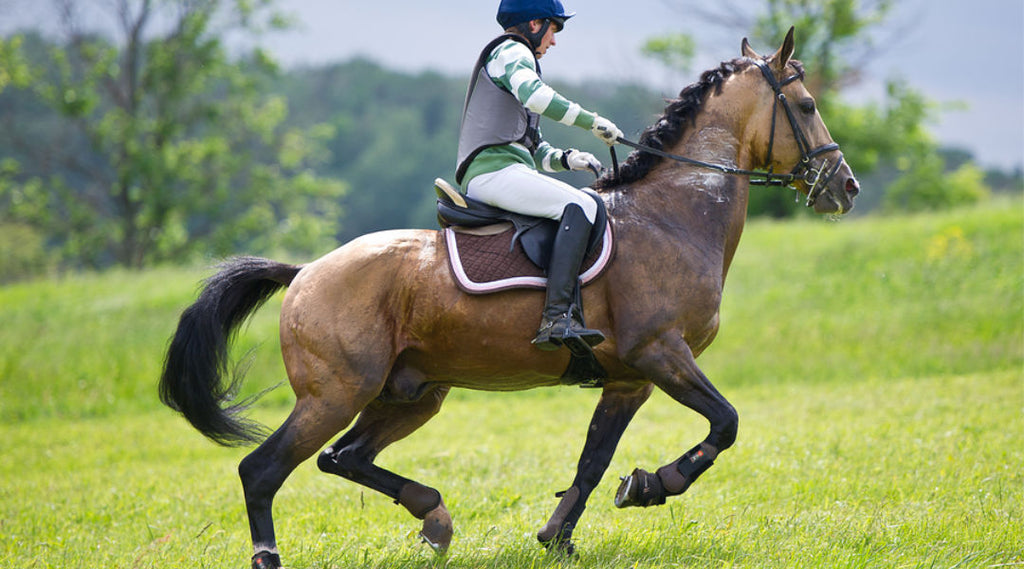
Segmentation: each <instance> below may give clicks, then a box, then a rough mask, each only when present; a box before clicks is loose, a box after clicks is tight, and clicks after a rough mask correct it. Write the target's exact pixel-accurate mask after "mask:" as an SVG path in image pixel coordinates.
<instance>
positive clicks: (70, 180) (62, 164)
mask: <svg viewBox="0 0 1024 569" xmlns="http://www.w3.org/2000/svg"><path fill="white" fill-rule="evenodd" d="M60 4H61V13H62V14H64V26H63V28H62V31H63V36H62V38H61V40H59V41H58V42H53V41H50V40H47V39H44V38H42V37H41V36H39V35H26V36H16V37H15V38H13V39H10V40H7V41H6V42H5V46H6V47H5V49H3V50H2V51H0V58H2V60H0V68H14V69H17V70H18V71H19V73H22V74H28V75H29V76H30V77H29V79H28V80H25V79H22V80H21V84H22V86H23V89H22V90H21V92H20V93H11V94H10V95H11V96H9V97H6V98H5V100H4V106H5V107H9V108H11V109H12V111H13V112H5V113H3V121H4V127H5V129H4V130H5V133H6V134H5V135H4V140H3V143H4V144H5V145H7V146H8V147H9V148H11V149H13V152H12V154H13V155H14V156H15V157H19V158H21V159H20V160H18V162H20V163H21V164H23V165H25V166H26V168H25V169H21V170H19V171H18V173H17V176H15V177H16V179H17V183H14V184H8V185H7V186H6V187H5V188H4V189H3V194H2V196H0V207H2V210H0V215H2V216H3V218H5V220H7V221H17V222H19V223H23V224H28V225H31V226H33V227H36V228H38V229H39V230H40V231H42V232H43V233H45V234H46V235H47V236H48V239H49V240H50V241H51V242H52V243H53V244H55V245H56V246H57V247H58V248H59V249H60V250H61V253H62V256H63V258H64V259H65V260H67V261H69V262H72V263H73V264H79V265H82V266H93V267H97V266H105V265H108V264H111V263H117V264H120V265H124V266H131V267H141V266H143V265H145V264H148V263H153V262H160V261H166V260H179V261H180V260H183V259H187V258H189V257H190V256H194V255H196V254H210V253H212V254H225V253H228V252H232V251H234V250H235V248H236V247H237V245H238V244H239V243H242V242H245V243H248V244H250V246H254V247H256V248H257V249H260V250H271V249H277V250H283V251H301V252H305V253H308V252H311V251H313V250H316V249H320V248H322V247H323V246H324V245H325V242H324V240H325V236H328V237H329V236H330V235H331V234H332V233H333V231H334V229H335V223H336V219H337V217H338V215H339V211H338V205H337V201H338V198H339V197H340V196H341V195H342V193H343V191H344V186H343V185H342V184H341V183H339V182H338V181H336V180H331V179H327V178H324V177H322V176H320V175H318V174H317V173H316V170H315V167H316V166H317V165H318V164H320V163H322V162H323V161H324V160H325V159H326V158H327V157H328V155H327V153H326V152H325V151H324V148H323V143H324V141H325V140H326V139H328V138H330V136H331V135H332V133H331V131H330V129H329V128H323V127H317V128H310V129H307V130H298V129H295V128H291V127H289V126H287V125H286V124H285V120H286V118H287V104H286V102H285V100H284V99H283V98H282V97H280V96H276V97H275V96H267V95H266V93H267V85H268V81H269V78H270V77H272V76H273V74H275V73H276V71H277V70H276V67H275V66H274V64H273V62H272V61H271V60H270V58H269V57H267V56H266V55H265V54H264V53H262V52H260V51H258V50H257V51H254V52H252V53H250V54H248V55H246V56H244V57H242V58H238V59H232V58H231V57H229V55H228V53H227V50H226V49H225V47H224V45H223V43H222V38H223V35H224V34H225V33H227V32H228V31H237V32H253V31H255V30H256V28H257V27H259V26H260V25H264V24H266V23H269V24H270V25H277V23H278V22H279V21H280V20H279V19H278V18H277V17H276V16H273V15H263V14H262V12H263V11H264V10H266V9H268V7H269V4H268V3H267V2H257V3H253V2H248V1H239V2H237V3H230V2H228V1H227V0H206V1H203V2H191V1H184V0H182V1H175V2H169V3H162V4H154V3H153V2H152V1H150V0H118V1H117V2H116V3H115V10H116V13H117V15H118V18H117V19H116V20H117V21H118V22H119V29H118V31H117V33H115V34H100V33H95V32H88V31H84V30H83V29H82V25H81V24H82V20H81V17H80V16H79V15H78V12H77V8H78V4H77V2H75V1H73V0H62V1H61V2H60ZM108 35H110V36H111V37H117V38H121V39H123V41H122V42H121V43H115V42H114V41H113V40H112V39H110V37H108ZM12 65H14V66H15V67H12ZM0 80H2V79H0ZM40 105H41V106H42V107H43V108H42V109H40V108H38V107H39V106H40ZM25 109H28V110H31V111H35V113H21V112H18V111H19V110H25ZM31 114H39V115H42V116H43V117H44V120H45V121H46V122H47V123H48V125H49V128H38V125H29V124H26V122H25V121H24V120H23V117H25V116H27V115H31ZM19 155H20V156H19Z"/></svg>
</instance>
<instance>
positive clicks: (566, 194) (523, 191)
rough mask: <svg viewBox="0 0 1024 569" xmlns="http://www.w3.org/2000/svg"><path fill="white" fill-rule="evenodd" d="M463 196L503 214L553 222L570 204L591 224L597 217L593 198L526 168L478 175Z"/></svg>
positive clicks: (509, 167)
mask: <svg viewBox="0 0 1024 569" xmlns="http://www.w3.org/2000/svg"><path fill="white" fill-rule="evenodd" d="M466 195H467V196H469V197H471V198H473V199H475V200H480V201H482V202H484V203H486V204H488V205H493V206H494V207H499V208H501V209H504V210H508V211H513V212H516V213H522V214H526V215H532V216H535V217H546V218H548V219H554V220H556V221H557V220H559V219H561V218H562V211H563V210H564V209H565V206H567V205H569V204H577V205H578V206H580V208H581V209H583V213H584V215H586V216H587V221H589V222H590V223H594V219H595V218H596V217H597V203H596V202H594V198H592V197H590V196H588V195H587V194H586V193H584V192H582V191H580V190H578V189H576V188H574V187H572V186H570V185H569V184H566V183H565V182H563V181H561V180H557V179H555V178H552V177H550V176H545V175H544V174H541V173H540V172H538V171H536V170H534V169H532V168H530V167H528V166H526V165H525V164H513V165H511V166H506V167H505V168H502V169H501V170H498V171H497V172H491V173H489V174H480V175H479V176H477V177H475V178H473V179H472V180H470V181H469V185H468V186H467V187H466Z"/></svg>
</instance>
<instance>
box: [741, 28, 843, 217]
mask: <svg viewBox="0 0 1024 569" xmlns="http://www.w3.org/2000/svg"><path fill="white" fill-rule="evenodd" d="M793 50H794V42H793V28H790V29H789V33H788V34H786V39H785V41H783V43H782V47H780V48H779V50H778V51H776V52H775V53H774V54H773V55H771V56H769V57H762V56H760V55H758V54H757V53H756V52H755V51H754V50H753V49H752V48H751V47H750V44H749V43H747V39H746V38H743V43H742V51H743V56H744V57H747V58H749V59H750V60H751V61H753V62H754V65H752V66H751V67H750V69H749V70H747V73H750V74H753V75H755V76H756V77H754V78H753V79H752V81H754V82H757V83H759V84H760V85H762V87H761V88H759V89H755V90H754V92H756V93H761V94H762V96H761V100H760V102H759V103H758V105H757V111H755V113H754V114H753V115H752V116H751V120H752V121H754V131H755V132H756V133H757V136H756V137H755V138H756V141H757V142H756V143H755V145H756V148H755V149H754V152H755V153H756V155H759V156H763V157H764V158H763V164H764V165H765V166H766V167H767V168H769V169H770V171H772V172H778V173H780V174H781V173H783V172H788V173H789V174H782V175H781V176H779V177H778V178H777V179H776V181H777V182H781V183H786V184H788V185H791V186H793V187H795V188H796V189H797V190H798V191H800V192H802V193H804V194H805V195H806V196H807V205H808V206H809V207H813V208H814V211H816V212H818V213H834V214H843V213H846V212H848V211H850V210H851V209H853V200H854V198H855V197H856V196H857V194H858V193H860V185H859V184H858V183H857V179H856V178H855V177H854V176H853V171H852V170H851V169H850V166H849V165H848V164H846V161H845V160H844V159H843V153H842V152H840V150H839V145H838V144H836V143H835V142H834V141H833V140H832V137H831V135H829V132H828V128H827V127H826V126H825V123H824V122H822V120H821V115H819V114H818V110H817V107H816V105H815V103H814V98H813V97H811V93H810V92H809V91H808V90H807V88H806V87H805V86H804V84H803V76H804V72H803V66H802V65H801V64H800V62H798V61H794V60H793V59H791V58H792V56H793Z"/></svg>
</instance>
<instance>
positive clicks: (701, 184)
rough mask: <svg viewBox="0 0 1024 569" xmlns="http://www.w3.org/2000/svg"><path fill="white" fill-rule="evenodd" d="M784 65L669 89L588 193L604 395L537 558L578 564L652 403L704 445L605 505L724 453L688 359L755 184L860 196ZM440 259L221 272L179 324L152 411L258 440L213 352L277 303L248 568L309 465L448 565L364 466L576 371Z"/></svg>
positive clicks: (368, 247)
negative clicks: (692, 415) (269, 414)
mask: <svg viewBox="0 0 1024 569" xmlns="http://www.w3.org/2000/svg"><path fill="white" fill-rule="evenodd" d="M793 52H794V40H793V30H792V29H790V30H789V33H788V34H787V35H786V37H785V40H784V41H783V43H782V46H781V47H780V48H779V49H778V50H777V51H776V52H775V53H774V54H772V55H769V56H761V55H758V54H757V53H756V52H755V51H754V50H753V49H752V48H751V47H750V44H749V43H748V42H747V40H746V38H744V39H743V41H742V44H741V53H742V55H741V56H740V57H737V58H735V59H733V60H730V61H726V62H723V63H722V64H721V65H720V66H719V67H718V68H716V69H711V70H709V71H706V72H704V73H703V74H702V75H701V76H700V80H699V81H698V82H697V83H695V84H693V85H691V86H689V87H687V88H685V89H683V90H682V91H681V93H680V95H679V97H678V99H676V100H674V101H671V102H670V103H669V104H668V106H667V107H666V108H665V111H664V115H663V116H662V117H661V118H660V119H659V120H658V121H657V122H656V123H655V124H654V125H652V126H651V127H649V128H647V129H646V130H645V131H644V132H643V133H642V134H641V137H640V141H639V143H635V144H636V146H637V147H638V148H639V149H638V150H635V151H633V152H632V153H631V154H630V156H629V157H628V158H627V159H626V160H625V161H623V164H622V167H621V169H619V168H616V172H614V173H606V174H604V175H603V176H602V177H601V178H600V179H599V180H598V181H597V182H596V183H595V184H594V189H595V190H596V191H597V192H598V195H600V197H601V199H602V200H603V201H604V203H605V205H606V207H607V211H608V217H609V219H610V220H611V226H612V227H613V230H614V236H615V243H616V249H615V256H614V258H613V259H612V261H611V262H610V263H609V265H608V267H607V268H606V269H605V272H604V273H603V274H602V275H601V276H600V277H599V278H597V279H595V280H594V281H593V282H591V283H590V284H589V285H588V286H587V287H586V288H584V289H583V292H582V296H583V299H584V302H585V305H586V306H587V320H588V326H591V327H595V328H597V329H599V330H601V331H602V332H603V333H604V335H605V337H606V338H607V340H606V341H605V342H604V343H602V344H600V345H598V346H596V347H594V350H593V351H594V357H595V358H596V360H597V361H598V362H599V364H600V366H601V367H602V368H603V369H604V370H605V371H606V378H605V379H604V381H603V382H602V386H601V392H600V398H599V400H598V403H597V408H596V410H595V411H594V414H593V418H592V420H591V423H590V426H589V429H588V430H587V435H586V440H585V443H584V448H583V451H582V453H581V456H580V459H579V463H578V465H577V470H576V475H575V478H574V479H573V481H572V483H571V485H570V486H569V489H568V490H566V491H565V492H564V493H561V494H560V496H561V500H560V501H559V503H558V505H557V506H556V507H555V509H554V512H553V513H552V514H551V517H550V519H549V520H548V522H547V523H546V524H545V525H544V526H543V527H542V528H541V529H540V530H539V532H538V534H537V538H538V539H539V541H540V542H541V543H542V544H543V545H544V546H546V547H548V548H553V549H554V550H556V551H560V552H563V553H568V554H571V553H573V551H574V547H575V545H574V544H573V542H572V535H573V529H574V528H575V527H576V524H577V522H578V521H579V519H580V516H581V515H582V513H583V510H584V507H585V505H586V503H587V500H588V498H589V497H590V494H591V492H592V491H593V490H594V488H595V487H596V486H597V484H598V483H599V482H600V480H601V478H602V476H603V475H604V473H605V470H606V469H607V467H608V465H609V462H610V460H611V458H612V454H613V453H614V451H615V449H616V446H617V444H618V442H619V440H620V437H621V436H622V434H623V431H624V430H625V428H626V426H627V425H628V424H629V422H630V420H631V419H632V417H633V416H634V414H635V413H636V412H637V410H638V409H639V408H640V406H641V405H643V404H644V402H645V401H646V400H647V399H648V397H649V396H650V395H651V393H652V391H653V390H654V389H655V388H657V389H660V390H661V391H663V392H664V393H666V394H668V395H669V396H670V397H671V398H672V399H674V400H675V401H677V402H679V403H681V404H682V405H683V406H685V407H688V408H689V409H691V410H693V411H696V412H697V413H699V414H700V415H702V416H703V417H705V418H706V419H707V421H708V423H709V432H708V435H707V437H706V438H704V440H702V441H700V442H699V443H698V444H697V445H696V446H694V447H693V448H692V449H690V450H688V451H686V452H684V453H683V454H682V455H681V456H680V457H679V458H678V459H676V460H675V461H673V462H671V463H669V464H666V465H664V466H661V467H660V468H657V469H656V470H654V471H653V472H650V471H646V470H643V469H640V468H637V469H635V470H634V471H633V472H632V473H631V474H629V475H627V476H625V477H623V478H622V482H621V484H620V485H619V487H618V489H617V491H616V494H615V504H616V505H617V506H619V507H622V508H625V507H648V506H654V505H659V504H663V503H664V502H665V501H666V499H667V498H669V497H673V496H677V495H679V494H682V493H683V492H685V491H686V490H687V488H689V487H690V485H691V484H693V482H694V481H695V480H696V479H697V478H698V477H699V476H700V475H701V474H702V473H704V472H705V471H706V470H707V469H708V468H709V467H710V466H711V465H712V464H713V463H714V461H715V460H716V459H717V458H718V456H719V455H720V454H721V453H722V452H723V451H725V450H726V449H728V448H729V447H730V446H732V444H733V443H734V441H735V440H736V436H737V430H738V425H739V418H738V414H737V412H736V410H735V409H734V408H733V406H732V405H731V404H730V403H729V402H728V401H727V400H726V399H725V398H724V397H723V396H722V395H721V394H720V393H719V392H718V390H717V389H716V388H715V387H714V386H713V385H712V383H711V381H710V380H709V379H708V378H707V377H706V376H705V375H704V373H703V372H702V371H701V369H700V368H699V367H698V365H697V363H696V361H695V360H696V358H697V357H698V356H699V355H700V354H701V352H703V351H704V349H705V348H707V347H708V345H709V344H711V342H712V340H714V338H715V335H716V333H717V331H718V328H719V306H720V304H721V300H722V287H723V284H724V281H725V278H726V275H727V273H728V271H729V265H730V263H731V261H732V259H733V255H734V254H735V252H736V248H737V245H738V244H739V240H740V234H741V233H742V231H743V226H744V223H745V219H746V213H747V212H746V209H747V201H748V197H749V190H750V185H751V183H752V180H753V182H755V183H756V182H758V181H760V182H762V183H768V184H775V185H785V186H790V187H792V188H795V189H796V190H798V191H800V192H802V193H803V194H806V196H807V205H808V206H809V207H811V208H813V210H814V211H815V212H818V213H821V214H833V215H841V214H843V213H845V212H848V211H850V210H851V209H852V208H853V202H854V198H855V196H856V195H857V193H858V192H859V190H860V188H859V185H858V183H857V180H856V178H855V177H854V175H853V172H852V170H851V169H850V167H849V166H848V165H847V164H846V163H845V160H844V159H843V155H842V152H841V151H840V149H839V146H838V145H837V144H836V143H835V142H833V140H832V138H831V135H830V134H829V132H828V129H827V127H826V126H825V124H824V123H823V122H822V119H821V117H820V115H819V114H818V112H817V110H816V108H815V103H814V99H813V98H812V97H811V94H810V93H809V92H808V90H807V89H806V88H805V86H804V85H803V77H804V70H803V67H802V65H801V64H800V63H799V62H798V61H796V60H794V59H792V56H793ZM786 123H788V128H787V124H786ZM830 164H831V166H830ZM754 168H757V169H756V170H754ZM785 171H789V173H788V174H778V173H777V172H785ZM758 177H760V179H757V178H758ZM446 261H447V253H446V250H445V247H444V246H443V243H442V238H441V237H440V234H439V232H438V231H433V230H391V231H382V232H377V233H371V234H368V235H364V236H361V237H358V238H356V239H354V240H352V241H350V242H349V243H347V244H344V245H342V246H340V247H339V248H337V249H335V250H334V251H332V252H330V253H328V254H326V255H324V256H323V257H321V258H319V259H316V260H314V261H312V262H310V263H308V264H304V265H292V264H286V263H280V262H275V261H272V260H267V259H262V258H257V257H241V258H235V259H232V260H229V261H227V262H225V264H223V265H222V266H221V269H220V270H219V271H218V272H217V273H216V274H215V275H214V276H212V277H210V278H209V279H208V280H207V281H206V284H205V287H204V288H203V290H202V291H201V292H200V294H199V296H198V298H197V300H196V301H195V303H194V304H193V305H191V306H190V307H188V308H187V309H186V310H185V311H184V312H183V313H182V315H181V318H180V321H179V323H178V327H177V330H176V332H175V333H174V335H173V337H172V339H171V342H170V344H169V347H168V351H167V354H166V359H165V362H164V369H163V373H162V376H161V379H160V387H159V389H160V396H161V399H162V401H163V402H164V403H165V404H167V405H169V406H170V407H171V408H173V409H175V410H177V411H179V412H180V413H181V414H182V415H183V416H184V417H185V418H186V419H187V420H188V421H189V422H190V423H191V424H192V425H193V426H194V427H195V428H196V429H198V430H199V431H200V432H201V433H203V434H204V435H206V436H207V437H209V438H210V439H212V440H213V441H215V442H217V443H220V444H223V445H237V444H246V443H260V440H261V439H262V438H263V435H262V433H261V432H260V431H259V430H258V427H259V426H258V425H256V424H254V423H252V422H251V421H249V420H247V419H246V418H245V417H244V415H242V414H241V413H240V411H241V406H240V405H237V404H234V403H233V402H232V393H233V392H234V388H235V382H236V381H238V378H235V379H234V380H231V379H228V378H226V377H225V376H226V375H227V374H226V371H227V370H226V368H227V364H226V359H227V353H228V346H229V342H230V340H231V337H232V333H233V332H234V331H235V330H236V329H237V328H238V327H239V326H240V325H241V324H242V322H243V321H245V320H246V319H247V318H248V316H249V315H251V314H252V313H253V312H255V311H256V310H257V309H258V308H259V307H260V306H261V305H262V304H263V303H264V302H265V301H266V300H267V299H268V298H269V297H270V296H272V295H273V294H274V293H275V292H276V291H279V290H280V289H283V288H287V292H286V294H285V296H284V300H283V304H282V307H281V314H280V344H281V353H282V357H283V359H284V364H285V369H286V371H287V375H288V379H289V381H290V384H291V387H292V389H293V391H294V393H295V406H294V409H293V410H292V411H291V413H290V415H289V416H288V417H287V419H286V420H285V421H284V423H283V424H282V425H281V426H280V427H279V428H278V429H277V430H276V431H274V432H273V433H272V434H270V435H269V436H268V437H267V438H265V440H262V442H261V443H260V444H259V446H258V448H256V449H255V450H254V451H253V452H252V453H251V454H249V455H248V456H246V457H245V458H244V459H243V460H242V461H241V463H240V464H239V467H238V473H239V476H240V478H241V481H242V485H243V489H244V499H245V505H246V511H247V514H248V520H249V526H250V532H251V536H252V544H253V551H254V556H253V557H252V567H253V568H254V569H268V568H271V569H272V568H279V567H281V560H280V555H279V553H278V548H277V543H276V537H275V532H274V522H273V518H272V514H271V506H272V503H273V500H274V496H275V494H276V492H277V491H278V489H279V488H280V487H281V486H282V484H283V483H284V482H285V480H286V478H287V477H288V476H289V474H290V473H291V472H292V471H293V469H295V468H296V466H298V465H299V464H300V463H302V462H303V461H305V460H307V459H309V458H311V457H312V456H313V455H314V454H315V453H317V452H318V451H320V454H319V455H318V458H317V465H318V467H319V468H320V469H321V470H322V471H324V472H326V473H330V474H335V475H338V476H341V477H343V478H345V479H348V480H351V481H353V482H355V483H357V484H361V485H363V486H365V487H367V488H371V489H373V490H376V491H377V492H380V493H382V494H384V495H386V496H388V497H389V498H391V499H393V500H394V501H395V502H396V503H397V504H400V505H401V506H403V507H404V508H405V509H406V510H408V512H409V513H410V514H411V515H412V516H414V517H415V518H416V519H418V520H422V522H423V526H422V530H421V531H420V536H421V537H422V538H423V539H424V541H426V542H427V543H428V544H429V545H431V546H432V547H434V548H435V549H436V550H438V551H442V552H443V551H445V550H446V549H447V548H448V546H449V544H450V542H451V538H452V518H451V516H450V514H449V512H448V510H447V508H446V507H445V504H444V500H443V499H442V496H441V493H440V492H439V491H438V490H436V489H435V488H432V487H430V486H428V485H425V484H422V483H420V482H418V481H414V480H410V479H408V478H406V477H403V476H401V475H400V474H397V473H394V472H390V471H388V470H385V469H383V468H381V467H379V466H377V465H375V464H374V459H375V457H376V456H377V455H378V453H380V452H381V451H382V450H383V449H384V448H385V447H387V446H388V445H390V444H392V443H394V442H396V441H399V440H401V439H403V438H404V437H406V436H407V435H409V434H410V433H412V432H413V431H415V430H416V429H418V428H419V427H421V426H422V425H423V424H425V423H426V422H427V421H429V420H430V418H431V417H433V416H434V415H435V414H436V413H437V412H438V410H439V408H440V407H441V404H442V403H443V402H444V400H445V396H446V395H447V394H448V393H449V391H450V390H451V389H452V388H464V389H476V390H485V391H513V390H524V389H530V388H536V387H547V386H555V385H559V383H560V375H561V373H562V371H563V369H565V368H566V365H567V362H568V360H569V357H570V355H569V354H568V353H566V351H565V350H559V351H555V352H544V351H541V350H538V349H536V348H535V347H534V346H532V345H531V344H530V339H531V338H532V336H533V333H534V328H535V325H536V319H537V315H538V314H539V313H540V311H541V308H542V306H541V305H542V303H543V294H542V293H540V292H537V291H533V290H506V291H502V292H498V293H494V294H490V295H468V294H465V293H464V292H462V291H460V290H459V289H458V288H457V287H456V283H455V282H454V280H453V277H452V276H451V274H450V272H449V269H448V267H447V262H446ZM353 421H354V424H352V423H353ZM350 425H351V427H350V428H349V426H350ZM345 429H348V430H347V431H345ZM343 431H345V432H344V433H342V432H343ZM339 433H342V434H341V436H340V438H338V439H337V440H336V441H335V442H333V443H330V444H328V443H329V442H330V440H331V439H332V438H334V437H335V436H338V434H339ZM325 445H327V446H326V448H324V447H325ZM321 449H323V450H321Z"/></svg>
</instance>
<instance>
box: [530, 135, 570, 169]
mask: <svg viewBox="0 0 1024 569" xmlns="http://www.w3.org/2000/svg"><path fill="white" fill-rule="evenodd" d="M562 152H563V151H562V150H560V149H558V148H555V147H554V146H551V145H550V144H548V143H547V142H541V143H540V145H539V146H537V150H535V151H534V152H533V163H534V165H535V166H537V169H538V170H540V171H541V172H564V171H565V168H563V167H562Z"/></svg>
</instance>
